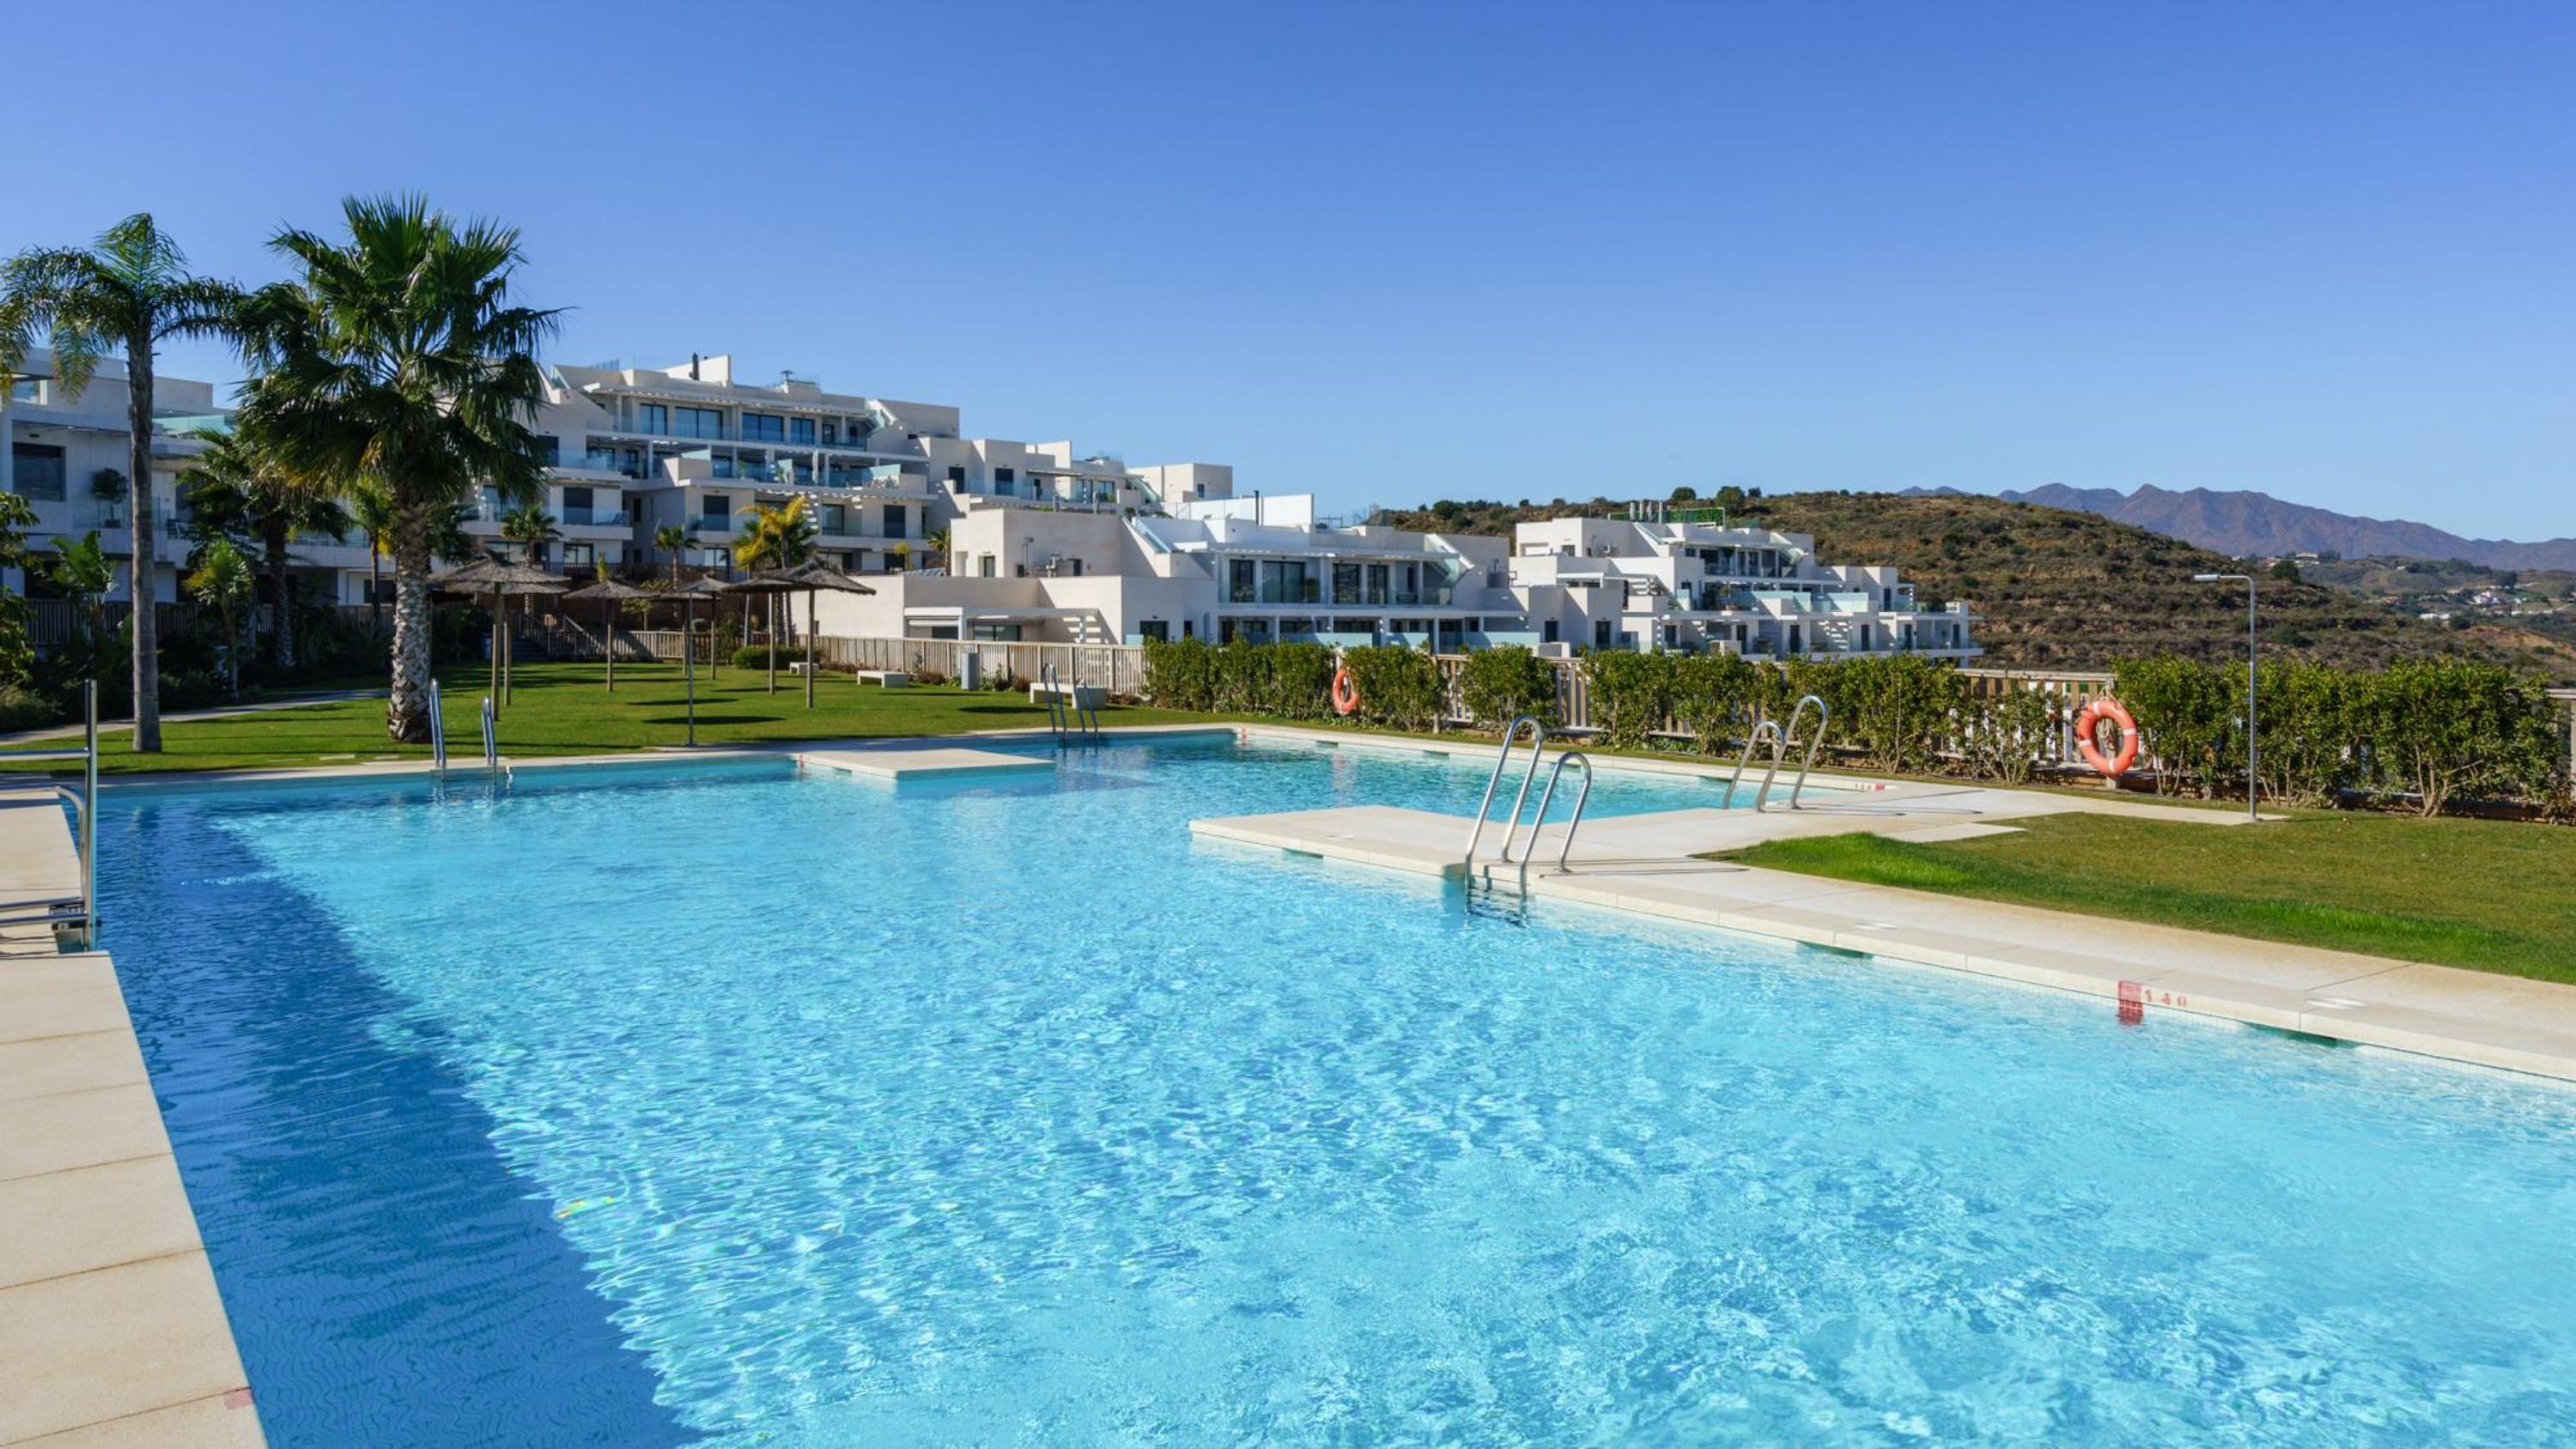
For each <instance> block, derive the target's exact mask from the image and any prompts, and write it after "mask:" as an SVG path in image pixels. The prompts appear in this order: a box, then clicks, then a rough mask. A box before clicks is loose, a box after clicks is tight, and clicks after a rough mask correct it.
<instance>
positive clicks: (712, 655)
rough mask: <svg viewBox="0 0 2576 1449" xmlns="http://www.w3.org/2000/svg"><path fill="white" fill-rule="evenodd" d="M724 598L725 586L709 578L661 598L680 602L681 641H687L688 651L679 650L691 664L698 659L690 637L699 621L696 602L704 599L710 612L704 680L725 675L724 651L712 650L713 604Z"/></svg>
mask: <svg viewBox="0 0 2576 1449" xmlns="http://www.w3.org/2000/svg"><path fill="white" fill-rule="evenodd" d="M724 596H725V586H724V584H723V583H722V582H720V581H718V580H715V579H711V578H708V577H706V576H705V575H704V574H701V575H699V576H698V577H696V578H694V579H691V580H689V581H688V582H687V583H686V584H683V585H682V586H680V587H679V588H676V589H673V590H671V591H670V592H669V593H668V594H665V595H664V596H663V597H665V598H675V599H678V600H679V601H680V637H681V638H682V639H683V640H687V641H689V647H688V648H686V649H683V650H681V651H680V652H681V655H682V657H684V658H687V659H690V660H693V661H694V660H695V659H696V658H697V644H696V642H695V638H696V636H695V635H694V634H692V633H691V628H692V626H693V625H695V624H696V623H697V621H698V614H697V604H698V600H700V599H704V600H706V601H707V607H708V609H709V611H710V612H709V613H708V615H707V646H708V647H707V676H708V677H709V678H714V677H716V676H717V675H720V674H722V673H723V672H724V667H723V664H724V651H723V650H721V649H718V648H716V647H715V629H716V620H715V615H714V613H713V612H712V611H713V610H714V608H715V601H716V600H718V599H721V598H723V597H724Z"/></svg>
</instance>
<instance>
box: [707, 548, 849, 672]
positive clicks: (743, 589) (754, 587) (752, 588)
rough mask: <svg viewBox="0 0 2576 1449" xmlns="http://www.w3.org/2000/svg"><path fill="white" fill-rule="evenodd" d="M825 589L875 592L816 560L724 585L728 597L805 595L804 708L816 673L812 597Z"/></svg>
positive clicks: (772, 650) (773, 647) (772, 654)
mask: <svg viewBox="0 0 2576 1449" xmlns="http://www.w3.org/2000/svg"><path fill="white" fill-rule="evenodd" d="M825 589H830V590H831V591H833V592H834V593H839V594H873V593H875V592H876V590H874V589H872V588H869V587H868V586H867V585H865V584H863V583H860V582H859V581H858V580H857V579H854V578H851V577H850V576H849V575H848V574H845V573H842V572H841V571H840V570H838V569H836V568H833V567H831V566H830V565H828V564H825V563H822V562H821V561H819V560H812V559H809V560H807V561H806V562H804V563H801V564H798V565H797V566H796V567H794V568H792V569H778V570H775V571H772V572H768V573H757V574H753V575H752V576H751V577H750V578H747V579H738V580H736V581H734V582H733V583H730V584H726V585H724V591H725V592H726V593H729V594H803V595H804V596H805V642H806V645H807V654H806V659H805V707H806V708H807V709H812V708H813V707H814V675H815V673H816V672H817V671H816V670H815V668H814V666H815V663H816V662H817V661H816V660H815V659H814V657H813V654H812V645H813V642H814V596H815V595H816V594H818V593H820V592H822V591H823V590H825ZM769 692H770V693H772V694H776V693H777V692H778V641H777V640H775V639H773V640H771V641H770V643H769Z"/></svg>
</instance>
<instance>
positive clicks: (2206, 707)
mask: <svg viewBox="0 0 2576 1449" xmlns="http://www.w3.org/2000/svg"><path fill="white" fill-rule="evenodd" d="M2236 673H2237V674H2238V676H2239V682H2238V683H2235V684H2233V685H2231V684H2230V683H2229V681H2228V678H2227V674H2228V671H2227V670H2226V669H2224V668H2221V667H2220V666H2217V665H2212V664H2197V663H2194V662H2193V661H2191V660H2188V659H2176V658H2172V657H2169V656H2167V657H2159V658H2155V659H2123V660H2120V661H2118V662H2117V663H2116V664H2115V665H2114V666H2113V668H2112V681H2113V683H2112V690H2113V692H2114V693H2115V694H2117V695H2118V697H2119V700H2120V702H2121V703H2122V704H2124V705H2126V706H2128V709H2129V715H2130V717H2131V718H2133V719H2135V720H2136V721H2137V722H2138V733H2139V734H2140V735H2141V736H2142V737H2143V738H2142V740H2141V742H2140V746H2139V749H2140V753H2141V755H2142V756H2144V757H2145V758H2146V759H2147V761H2148V763H2150V764H2151V765H2152V766H2153V767H2154V769H2155V772H2156V793H2157V794H2159V795H2170V794H2174V793H2176V792H2177V791H2178V790H2179V789H2181V788H2182V787H2183V786H2186V785H2192V786H2196V787H2197V788H2198V789H2199V791H2200V793H2201V794H2202V795H2203V796H2205V797H2207V796H2215V795H2216V794H2217V793H2218V791H2219V789H2220V787H2221V785H2222V784H2223V783H2224V782H2225V781H2226V779H2227V777H2228V776H2229V775H2230V774H2231V772H2232V773H2233V774H2234V775H2235V776H2236V777H2238V778H2242V777H2243V775H2244V772H2245V762H2244V761H2243V760H2242V759H2239V758H2237V757H2238V756H2240V755H2242V754H2244V753H2245V741H2244V735H2243V733H2242V731H2241V730H2240V729H2239V728H2238V721H2237V715H2238V713H2239V712H2240V711H2241V710H2242V709H2243V699H2244V693H2245V689H2244V685H2243V683H2242V682H2241V680H2242V675H2243V671H2242V670H2239V671H2236Z"/></svg>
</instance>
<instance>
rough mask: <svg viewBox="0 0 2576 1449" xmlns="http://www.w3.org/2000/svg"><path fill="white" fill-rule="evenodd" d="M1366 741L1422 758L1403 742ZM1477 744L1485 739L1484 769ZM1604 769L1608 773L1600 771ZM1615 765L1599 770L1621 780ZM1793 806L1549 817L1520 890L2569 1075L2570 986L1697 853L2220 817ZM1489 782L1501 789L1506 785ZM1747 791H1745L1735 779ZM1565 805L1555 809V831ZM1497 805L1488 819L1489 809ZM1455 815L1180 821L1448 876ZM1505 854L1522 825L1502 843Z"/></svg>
mask: <svg viewBox="0 0 2576 1449" xmlns="http://www.w3.org/2000/svg"><path fill="white" fill-rule="evenodd" d="M1251 733H1252V734H1253V735H1254V736H1255V737H1260V738H1268V739H1271V740H1274V741H1276V742H1279V743H1306V744H1313V745H1318V746H1329V747H1347V746H1349V745H1351V744H1353V743H1355V742H1354V741H1353V740H1352V739H1351V737H1349V736H1347V735H1340V734H1323V733H1320V732H1315V731H1291V730H1272V729H1266V728H1264V729H1257V730H1254V731H1252V732H1251ZM1364 747H1367V748H1390V749H1407V750H1410V751H1412V752H1415V753H1420V752H1422V750H1423V748H1424V746H1423V745H1422V743H1421V742H1419V741H1405V742H1397V741H1393V740H1386V741H1368V742H1365V746H1364ZM1491 750H1492V746H1491V745H1487V746H1486V747H1485V753H1486V755H1487V757H1488V758H1490V757H1491ZM1652 763H1653V765H1654V767H1655V768H1654V772H1655V773H1672V774H1689V775H1699V776H1702V777H1707V776H1711V775H1715V776H1718V777H1723V776H1724V774H1726V773H1727V772H1726V771H1725V770H1723V769H1712V768H1711V767H1708V766H1694V765H1690V764H1686V763H1683V762H1666V761H1656V762H1652ZM1602 765H1603V768H1605V769H1607V768H1611V767H1612V762H1611V761H1607V760H1605V761H1603V762H1602ZM1627 765H1628V762H1627V761H1624V760H1623V761H1618V762H1616V767H1618V768H1622V769H1624V768H1626V767H1627ZM1818 779H1819V781H1821V782H1823V784H1824V786H1825V787H1826V788H1821V789H1819V788H1814V787H1811V788H1810V789H1809V791H1808V793H1807V796H1806V798H1805V800H1804V801H1803V802H1802V804H1801V806H1800V808H1799V809H1797V810H1795V811H1788V810H1780V809H1776V808H1775V809H1772V810H1768V811H1764V812H1762V813H1760V814H1756V813H1755V812H1753V811H1751V810H1741V809H1738V810H1718V809H1691V810H1668V811H1657V812H1653V813H1649V814H1642V815H1621V816H1602V817H1595V818H1592V819H1588V820H1586V821H1585V822H1584V823H1583V828H1582V830H1581V831H1580V832H1578V834H1577V836H1576V839H1575V844H1574V848H1573V850H1572V852H1571V854H1570V856H1569V857H1568V858H1567V862H1566V867H1567V868H1566V869H1565V870H1564V871H1563V872H1561V873H1560V872H1559V871H1558V870H1557V868H1556V866H1557V857H1558V853H1559V851H1560V849H1561V848H1562V846H1563V842H1564V831H1563V828H1562V826H1561V824H1560V825H1551V826H1549V827H1548V828H1547V829H1546V830H1545V831H1544V832H1542V834H1541V837H1540V838H1539V840H1538V841H1537V842H1536V845H1535V848H1534V850H1532V851H1530V852H1526V853H1528V854H1531V855H1533V856H1534V859H1533V860H1532V862H1531V864H1530V866H1529V869H1528V891H1529V895H1530V897H1531V898H1533V899H1536V900H1548V899H1556V900H1565V901H1573V902H1579V903H1581V904H1584V905H1588V906H1598V907H1606V908H1608V909H1611V910H1620V911H1632V912H1635V913H1637V914H1640V915H1646V916H1654V917H1658V918H1662V919H1666V920H1675V921H1685V922H1690V923H1694V924H1698V925H1706V926H1715V927H1719V928H1721V929H1724V930H1730V931H1741V932H1744V933H1747V934H1750V935H1756V936H1768V937H1773V938H1776V939H1782V940H1790V941H1797V942H1802V943H1804V944H1807V945H1813V946H1823V947H1828V948H1831V949H1834V950H1839V951H1851V952H1857V953H1861V954H1865V955H1870V956H1877V957H1881V958H1885V959H1888V960H1893V961H1904V962H1911V963H1915V964H1919V965H1927V966H1940V967H1946V968H1948V969H1951V970H1957V971H1967V972H1971V973H1974V974H1976V975H1980V976H1989V977H1996V978H2000V979H2003V980H2007V981H2015V982H2020V983H2023V984H2026V985H2031V986H2044V987H2050V988H2054V989H2057V990H2062V991H2074V992H2081V993H2083V994H2085V995H2089V996H2098V997H2103V998H2106V999H2107V1000H2108V1001H2110V1002H2112V1003H2114V1004H2115V1007H2116V1008H2119V1009H2128V1010H2134V1011H2137V1012H2139V1013H2142V1014H2143V1013H2152V1012H2163V1011H2173V1012H2182V1013H2188V1014H2192V1015H2198V1016H2207V1017H2218V1018H2222V1019H2225V1020H2230V1021H2239V1022H2246V1023H2250V1024H2252V1025H2256V1026H2264V1027H2273V1028H2277V1029H2280V1030H2284V1031H2295V1032H2301V1033H2305V1034H2308V1035H2312V1036H2318V1037H2327V1038H2332V1039H2335V1040H2339V1041H2348V1042H2354V1043H2359V1044H2363V1045H2368V1046H2380V1047H2390V1048H2394V1049H2397V1050H2401V1051H2409V1052H2415V1053H2419V1054H2422V1055H2425V1056H2434V1057H2441V1058H2445V1059H2448V1060H2451V1061H2459V1062H2469V1063H2474V1064H2477V1065H2480V1066H2488V1067H2500V1068H2504V1069H2506V1070H2511V1071H2518V1072H2528V1073H2532V1074H2535V1075H2539V1076H2546V1077H2556V1078H2561V1079H2565V1080H2576V987H2568V986H2563V985H2559V984H2557V983H2554V982H2546V981H2530V980H2525V979H2522V978H2519V977H2511V976H2497V975H2491V974H2488V973H2486V972H2480V971H2463V970H2460V969H2458V968H2456V967H2450V966H2438V965H2431V964H2427V963H2423V962H2413V961H2403V960H2397V959H2393V958H2389V957H2380V956H2363V955H2358V954H2355V953H2352V952H2345V951H2325V950H2318V949H2315V948H2313V947H2307V946H2292V945H2284V944H2279V943H2275V942H2268V941H2252V940H2246V939H2244V938H2242V937H2237V936H2223V935H2217V934H2213V933H2209V932H2203V931H2188V930H2181V929H2177V928H2174V927H2169V926H2152V925H2143V924H2138V923H2134V922H2128V921H2114V920H2106V919H2103V918H2101V917H2097V916H2083V915H2075V914H2071V913H2067V912H2062V911H2047V910H2038V909H2034V908H2031V907H2026V906H2013V905H2005V904H2000V903H1997V902H1991V901H1978V900H1968V899H1964V898H1961V897H1956V896H1944V895H1934V894H1930V893H1928V892H1922V891H1908V890H1897V889H1893V888H1890V887H1886V886H1872V885H1859V884H1854V883H1852V882H1848V881H1838V880H1832V879H1829V878H1825V877H1820V876H1808V875H1797V874H1793V873H1791V872H1787V871H1775V870H1763V869H1759V868H1757V867H1753V866H1745V865H1737V864H1734V863H1731V862H1726V861H1712V860H1702V859H1698V858H1697V857H1699V856H1701V855H1703V854H1705V853H1708V852H1712V851H1725V850H1737V849H1741V848H1743V847H1745V846H1749V845H1754V844H1758V843H1760V842H1762V841H1766V840H1780V839H1788V838H1791V837H1796V836H1815V835H1836V834H1848V833H1851V832H1855V831H1867V832H1870V833H1873V834H1878V835H1884V836H1888V837H1890V838H1893V839H1898V840H1950V839H1962V838H1966V837H1968V836H1971V835H1976V834H1984V833H1988V832H1991V831H1996V830H2008V829H2011V828H2013V827H2012V825H2011V824H2010V822H2011V821H2014V820H2018V819H2028V818H2031V817H2033V816H2038V815H2053V814H2060V813H2064V812H2067V811H2092V812H2097V813H2104V814H2119V815H2131V816H2141V817H2146V818H2152V819H2162V820H2176V821H2187V822H2190V823H2194V824H2200V825H2206V826H2208V827H2209V828H2211V829H2227V828H2231V827H2234V828H2244V827H2245V826H2247V824H2248V822H2247V821H2246V819H2245V817H2243V816H2242V815H2237V814H2234V813H2232V812H2218V811H2209V810H2197V809H2190V808H2186V807H2177V806H2170V805H2154V804H2148V803H2144V802H2138V801H2131V800H2126V799H2122V798H2119V797H2116V796H2110V795H2107V794H2106V795H2104V796H2103V797H2101V798H2099V799H2089V798H2085V797H2081V796H2074V795H2063V794H2050V793H2045V792H2040V791H2028V790H1998V789H1984V788H1980V787H1976V786H1967V785H1960V786H1951V785H1942V784H1930V783H1919V782H1903V783H1894V784H1889V783H1885V782H1879V783H1876V784H1873V785H1871V786H1870V788H1867V789H1863V790H1853V789H1849V788H1839V787H1847V786H1849V785H1850V784H1852V783H1854V782H1852V781H1848V780H1844V779H1840V778H1832V779H1829V778H1827V777H1824V776H1819V777H1818ZM1508 788H1509V787H1508V786H1507V787H1506V789H1507V790H1508ZM1748 788H1749V787H1748ZM1564 810H1565V807H1564V806H1563V805H1562V804H1560V805H1559V806H1558V807H1557V808H1556V812H1555V813H1556V815H1557V816H1558V818H1559V819H1560V820H1561V819H1562V816H1563V813H1564ZM1499 813H1500V810H1499V807H1498V809H1497V815H1498V816H1499ZM1473 826H1474V822H1473V820H1471V819H1470V818H1469V817H1467V816H1464V815H1448V814H1441V813H1438V812H1434V811H1427V810H1407V809H1398V808H1394V807H1391V806H1382V805H1361V806H1346V807H1342V808H1337V809H1330V810H1298V811H1289V812H1285V813H1280V814H1272V815H1239V816H1229V817H1220V818H1213V819H1206V820H1196V821H1192V822H1191V826H1190V828H1191V831H1192V833H1193V834H1195V835H1196V836H1198V837H1199V838H1201V839H1204V840H1211V841H1219V842H1226V843H1228V844H1230V845H1234V846H1251V847H1259V848H1266V849H1275V850H1279V851H1287V852H1294V853H1296V854H1300V855H1307V856H1316V857H1321V858H1323V859H1327V860H1338V861H1344V862H1348V863H1351V864H1354V865H1363V866H1370V867H1374V868H1377V869H1382V870H1398V871H1409V872H1413V873H1416V874H1423V875H1434V876H1445V877H1453V878H1454V877H1462V876H1465V875H1466V874H1467V872H1466V871H1465V869H1464V862H1465V856H1466V847H1467V837H1468V835H1469V833H1470V831H1471V830H1472V828H1473ZM1522 840H1523V842H1524V843H1527V842H1528V833H1527V832H1526V831H1524V832H1523V834H1522ZM1501 846H1502V836H1501V830H1500V827H1499V825H1497V826H1494V827H1489V828H1488V829H1487V830H1486V832H1485V836H1484V839H1483V841H1482V842H1481V843H1480V844H1479V845H1478V847H1477V861H1476V868H1475V871H1474V873H1473V877H1474V878H1473V881H1472V884H1474V885H1476V886H1479V887H1492V888H1496V889H1497V890H1498V891H1499V892H1500V893H1501V894H1502V895H1503V896H1504V897H1505V898H1511V897H1512V896H1514V895H1516V894H1517V891H1518V882H1519V879H1520V876H1521V868H1520V865H1519V863H1518V862H1517V861H1515V862H1514V863H1513V864H1510V865H1504V864H1501V863H1500V862H1499V861H1498V859H1497V857H1498V854H1499V851H1500V849H1501Z"/></svg>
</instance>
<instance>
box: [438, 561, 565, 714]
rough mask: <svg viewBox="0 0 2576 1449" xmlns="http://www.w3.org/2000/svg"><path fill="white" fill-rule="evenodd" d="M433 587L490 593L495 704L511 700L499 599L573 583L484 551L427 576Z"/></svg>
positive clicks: (550, 591)
mask: <svg viewBox="0 0 2576 1449" xmlns="http://www.w3.org/2000/svg"><path fill="white" fill-rule="evenodd" d="M429 582H430V586H431V587H432V588H439V589H445V590H447V591H448V592H449V593H451V594H489V595H491V596H492V674H493V677H494V678H495V679H496V680H498V681H499V684H500V687H499V688H498V689H495V690H494V691H493V694H494V696H495V700H494V702H495V703H496V704H508V703H509V702H510V636H509V634H508V632H507V631H506V630H504V629H503V628H502V627H501V600H502V599H503V598H505V597H519V596H524V595H528V594H560V593H562V592H563V591H564V590H566V589H568V588H571V587H572V585H571V584H570V583H569V582H567V581H566V580H565V579H564V578H563V577H562V576H560V575H558V574H553V573H549V572H547V571H546V570H544V569H541V568H537V567H535V566H534V565H531V564H523V563H512V562H510V561H509V560H507V559H498V558H493V557H492V556H490V555H489V554H486V555H485V556H483V557H482V558H478V559H475V560H473V561H472V562H470V563H463V564H459V565H457V566H456V567H454V568H452V569H449V570H448V571H447V572H445V573H443V574H434V575H432V576H431V577H430V580H429Z"/></svg>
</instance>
